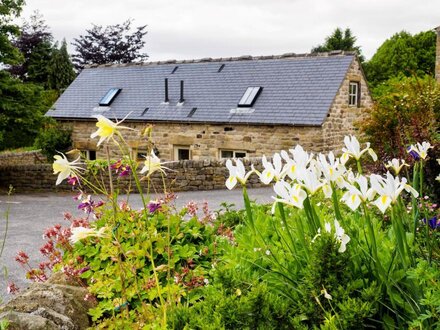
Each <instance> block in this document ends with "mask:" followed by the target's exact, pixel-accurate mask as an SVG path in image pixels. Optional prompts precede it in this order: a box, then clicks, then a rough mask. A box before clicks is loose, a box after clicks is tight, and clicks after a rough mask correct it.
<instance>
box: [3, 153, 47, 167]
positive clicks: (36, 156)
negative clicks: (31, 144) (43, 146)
mask: <svg viewBox="0 0 440 330" xmlns="http://www.w3.org/2000/svg"><path fill="white" fill-rule="evenodd" d="M44 163H47V158H46V156H44V155H43V154H42V153H41V152H40V150H32V151H22V152H2V153H0V167H2V166H18V165H35V164H44Z"/></svg>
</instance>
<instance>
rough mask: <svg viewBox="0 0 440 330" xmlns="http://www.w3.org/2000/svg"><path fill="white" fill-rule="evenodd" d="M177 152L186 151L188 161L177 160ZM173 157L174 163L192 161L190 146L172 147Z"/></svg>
mask: <svg viewBox="0 0 440 330" xmlns="http://www.w3.org/2000/svg"><path fill="white" fill-rule="evenodd" d="M179 150H188V154H189V158H188V159H179ZM173 156H174V160H176V161H180V160H191V159H192V152H191V146H185V145H177V146H173Z"/></svg>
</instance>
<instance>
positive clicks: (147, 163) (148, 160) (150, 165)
mask: <svg viewBox="0 0 440 330" xmlns="http://www.w3.org/2000/svg"><path fill="white" fill-rule="evenodd" d="M162 164H164V163H161V162H160V159H159V157H157V156H156V155H155V153H154V151H153V150H151V153H150V156H145V160H144V167H143V168H142V170H141V172H140V173H141V174H144V173H147V175H146V176H147V177H149V176H150V175H151V174H153V173H154V172H156V171H159V172H162V173H164V174H165V171H164V169H167V170H168V169H169V168H167V167H164V166H162Z"/></svg>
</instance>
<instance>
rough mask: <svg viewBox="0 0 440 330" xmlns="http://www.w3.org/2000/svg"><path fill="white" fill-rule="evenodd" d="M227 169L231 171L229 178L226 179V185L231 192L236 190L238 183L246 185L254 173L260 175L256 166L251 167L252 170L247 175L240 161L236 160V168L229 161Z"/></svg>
mask: <svg viewBox="0 0 440 330" xmlns="http://www.w3.org/2000/svg"><path fill="white" fill-rule="evenodd" d="M226 167H227V169H228V170H229V177H228V178H227V179H226V183H225V185H226V188H228V189H229V190H231V189H232V188H234V187H235V185H236V184H237V182H240V183H241V184H242V185H245V184H246V181H247V180H248V179H249V177H250V176H251V174H252V173H254V172H255V173H257V174H258V172H257V171H256V170H255V168H254V165H251V170H250V171H249V172H248V173H247V174H246V169H245V168H244V165H243V163H242V161H241V160H240V159H235V166H234V165H233V164H232V161H231V160H230V159H228V160H227V161H226Z"/></svg>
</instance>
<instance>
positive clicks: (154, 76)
mask: <svg viewBox="0 0 440 330" xmlns="http://www.w3.org/2000/svg"><path fill="white" fill-rule="evenodd" d="M371 104H372V99H371V97H370V93H369V91H368V87H367V84H366V81H365V76H364V74H363V72H362V69H361V66H360V63H359V60H358V58H357V56H356V54H354V53H351V52H340V51H337V52H331V53H322V54H301V55H297V54H284V55H280V56H261V57H251V56H242V57H237V58H218V59H211V58H207V59H201V60H190V61H165V62H148V63H141V64H124V65H102V66H92V67H88V68H85V69H84V70H83V71H81V73H80V74H79V75H78V77H77V78H76V79H75V81H73V83H72V84H71V85H70V86H69V87H68V88H67V89H66V91H65V92H64V93H63V94H62V95H61V97H60V98H59V99H58V100H57V102H56V103H55V104H54V106H53V108H52V109H51V110H49V111H48V112H47V115H48V116H50V117H53V118H55V119H56V120H58V121H60V122H63V123H65V125H67V126H70V127H71V128H72V140H73V144H74V145H73V147H75V148H77V149H79V150H82V151H84V152H85V154H86V155H87V156H88V157H89V158H90V159H94V158H96V157H98V158H101V157H103V151H102V150H100V149H97V148H96V142H97V141H96V140H92V139H91V138H90V134H91V133H92V132H94V131H95V130H96V127H95V123H96V119H95V118H93V116H94V115H97V114H102V115H104V116H106V117H107V118H110V119H113V120H121V119H123V118H125V117H126V119H125V121H124V126H129V127H132V128H137V129H139V130H141V129H142V128H143V127H145V125H147V124H152V125H153V133H152V134H153V140H154V148H155V150H156V152H158V153H159V155H160V158H161V159H164V160H184V159H193V160H202V159H213V158H217V159H218V158H229V157H258V156H261V155H262V154H266V155H272V154H273V153H274V152H275V151H279V150H282V149H288V148H291V147H292V146H294V145H296V144H301V145H302V146H304V147H305V148H307V149H308V150H313V151H329V150H338V149H340V147H341V144H342V140H343V137H344V135H347V134H352V133H354V132H355V127H354V123H355V121H356V120H357V119H359V117H360V116H361V115H362V113H363V110H364V109H366V108H368V107H370V106H371ZM125 133H126V134H127V136H126V139H127V142H128V144H129V146H130V147H131V149H132V152H133V154H134V155H135V156H137V157H138V158H140V157H141V155H142V154H145V152H146V150H147V147H148V146H147V144H146V142H145V141H143V140H142V138H140V137H139V135H138V134H136V133H134V131H125Z"/></svg>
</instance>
